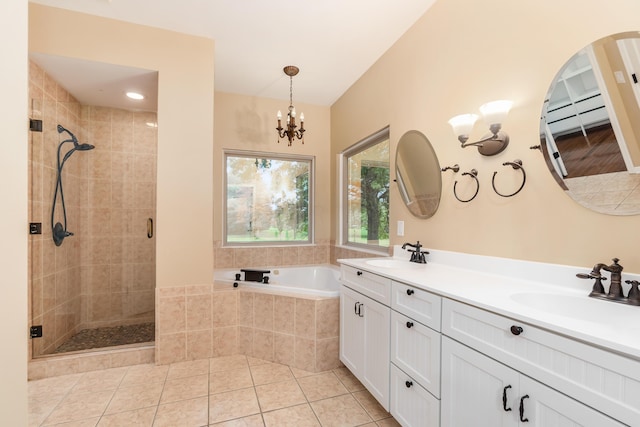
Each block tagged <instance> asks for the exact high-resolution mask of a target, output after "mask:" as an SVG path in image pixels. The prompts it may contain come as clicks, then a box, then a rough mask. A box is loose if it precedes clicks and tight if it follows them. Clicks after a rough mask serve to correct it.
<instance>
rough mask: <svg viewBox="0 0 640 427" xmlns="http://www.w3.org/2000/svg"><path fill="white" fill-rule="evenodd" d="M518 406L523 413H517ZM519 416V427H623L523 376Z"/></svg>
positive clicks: (599, 413) (521, 378) (521, 377)
mask: <svg viewBox="0 0 640 427" xmlns="http://www.w3.org/2000/svg"><path fill="white" fill-rule="evenodd" d="M520 406H522V413H520ZM518 417H519V418H520V421H521V425H522V426H527V427H577V426H582V427H622V426H624V424H622V423H619V422H618V421H615V420H613V419H611V418H609V417H607V416H606V415H604V414H602V413H601V412H598V411H596V410H594V409H592V408H590V407H588V406H586V405H583V404H582V403H580V402H578V401H576V400H573V399H571V398H570V397H567V396H565V395H564V394H562V393H558V392H557V391H555V390H553V389H552V388H549V387H547V386H545V385H543V384H540V383H539V382H537V381H534V380H532V379H531V378H529V377H526V376H524V375H520V401H519V402H518ZM524 420H526V421H524Z"/></svg>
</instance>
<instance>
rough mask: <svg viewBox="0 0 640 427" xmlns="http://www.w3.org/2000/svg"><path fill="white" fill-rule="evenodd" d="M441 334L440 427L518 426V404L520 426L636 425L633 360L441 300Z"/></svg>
mask: <svg viewBox="0 0 640 427" xmlns="http://www.w3.org/2000/svg"><path fill="white" fill-rule="evenodd" d="M442 332H443V334H444V335H446V336H447V337H443V343H442V349H443V351H442V358H443V360H442V396H441V398H442V401H441V411H442V425H443V426H467V425H470V424H469V423H468V422H469V420H477V419H483V420H484V419H486V420H490V421H487V423H486V424H485V425H491V426H511V425H518V424H519V423H522V422H521V421H520V419H519V415H520V414H519V412H520V401H521V399H523V398H524V400H522V405H523V417H524V418H526V419H528V420H529V421H528V422H527V424H526V425H527V426H533V425H536V426H574V425H581V426H593V427H600V426H621V425H625V424H628V425H634V424H636V425H637V422H638V420H640V412H639V411H640V398H639V396H638V393H639V392H640V369H639V368H640V364H639V363H638V362H637V361H633V360H631V359H628V358H625V357H623V356H620V355H617V354H614V353H611V352H608V351H606V350H603V349H600V348H596V347H593V346H590V345H588V344H585V343H582V342H578V341H575V340H572V339H570V338H567V337H563V336H560V335H557V334H554V333H552V332H549V331H546V330H544V329H541V328H538V327H535V326H532V325H528V324H524V323H522V322H519V321H516V320H513V319H510V318H507V317H503V316H500V315H498V314H495V313H491V312H488V311H485V310H482V309H479V308H476V307H473V306H469V305H466V304H463V303H460V302H456V301H452V300H448V299H445V300H444V301H443V304H442ZM450 338H451V339H450ZM454 340H455V341H454ZM456 341H458V342H456ZM463 344H464V345H463ZM526 396H528V397H526ZM567 396H571V397H567ZM505 399H506V401H505ZM503 402H505V403H503ZM505 407H506V408H510V409H511V411H509V410H505V409H504V408H505ZM461 408H468V409H469V410H467V409H465V410H461ZM592 408H593V409H592ZM603 413H604V414H606V415H602V414H603ZM514 414H515V415H514ZM607 415H608V416H607ZM469 417H471V418H469ZM610 417H611V418H610ZM613 418H615V419H616V420H619V421H620V422H622V423H624V424H621V423H620V422H618V421H614V420H613ZM472 424H473V423H472Z"/></svg>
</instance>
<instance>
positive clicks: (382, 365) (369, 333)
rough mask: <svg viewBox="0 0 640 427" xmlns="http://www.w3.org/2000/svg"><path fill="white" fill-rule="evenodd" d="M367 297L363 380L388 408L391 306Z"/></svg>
mask: <svg viewBox="0 0 640 427" xmlns="http://www.w3.org/2000/svg"><path fill="white" fill-rule="evenodd" d="M364 298H366V301H364V306H363V307H362V309H363V310H362V313H363V315H364V318H363V320H364V370H363V374H362V379H361V380H360V381H361V382H362V384H364V385H365V387H367V389H368V390H369V393H371V394H372V395H373V397H375V398H376V399H377V400H378V402H380V404H381V405H382V406H383V407H384V409H386V410H387V411H388V410H389V363H390V361H389V343H390V339H391V338H390V336H391V309H390V308H389V307H386V306H384V305H382V304H380V303H378V302H376V301H374V300H372V299H370V298H367V297H364Z"/></svg>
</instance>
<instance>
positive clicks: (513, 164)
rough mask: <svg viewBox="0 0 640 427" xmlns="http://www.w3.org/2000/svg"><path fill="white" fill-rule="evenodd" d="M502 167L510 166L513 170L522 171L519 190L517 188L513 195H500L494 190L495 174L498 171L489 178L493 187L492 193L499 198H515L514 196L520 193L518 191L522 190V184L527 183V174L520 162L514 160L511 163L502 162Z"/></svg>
mask: <svg viewBox="0 0 640 427" xmlns="http://www.w3.org/2000/svg"><path fill="white" fill-rule="evenodd" d="M502 166H511V167H512V168H513V169H516V170H517V169H520V170H521V171H522V184H520V188H518V189H517V190H516V191H515V192H514V193H511V194H502V193H501V192H499V191H498V189H497V188H496V182H495V181H496V174H497V173H498V171H495V172H493V178H491V186H492V187H493V191H495V192H496V194H497V195H498V196H501V197H511V196H515V195H516V194H518V193H519V192H520V190H522V189H523V188H524V184H525V182H527V174H526V172H525V171H524V168H523V167H522V160H519V159H516V160H514V161H513V162H504V163H503V164H502Z"/></svg>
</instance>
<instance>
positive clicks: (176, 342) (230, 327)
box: [156, 284, 341, 372]
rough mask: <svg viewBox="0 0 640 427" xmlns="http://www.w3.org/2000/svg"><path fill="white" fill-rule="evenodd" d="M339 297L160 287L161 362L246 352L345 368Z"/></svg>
mask: <svg viewBox="0 0 640 427" xmlns="http://www.w3.org/2000/svg"><path fill="white" fill-rule="evenodd" d="M339 304H340V302H339V298H338V297H335V298H320V297H307V296H304V297H302V296H294V295H293V294H291V295H274V294H269V293H266V292H264V291H259V290H250V291H249V290H242V289H235V288H233V287H231V286H224V287H220V286H219V285H218V286H216V287H214V285H213V284H212V285H196V286H180V287H172V288H161V289H157V295H156V312H157V316H158V320H157V322H156V363H157V364H159V365H163V364H168V363H176V362H182V361H188V360H196V359H203V358H209V357H220V356H229V355H234V354H244V355H247V356H251V357H256V358H260V359H263V360H268V361H271V362H277V363H282V364H287V365H290V366H293V367H295V368H298V369H304V370H306V371H310V372H320V371H325V370H329V369H333V368H336V367H339V366H341V364H340V361H339V359H338V347H339V329H340V328H339Z"/></svg>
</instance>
